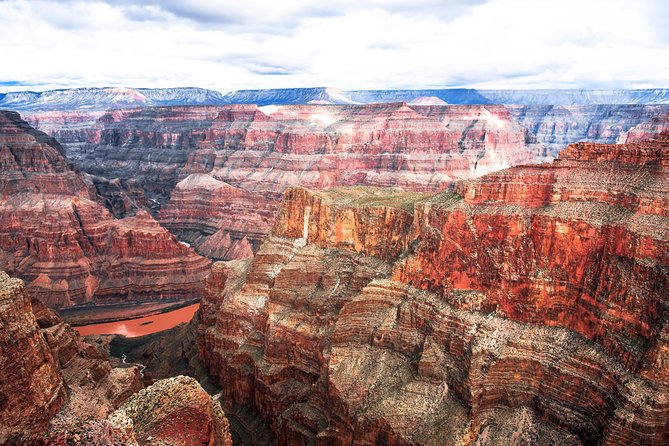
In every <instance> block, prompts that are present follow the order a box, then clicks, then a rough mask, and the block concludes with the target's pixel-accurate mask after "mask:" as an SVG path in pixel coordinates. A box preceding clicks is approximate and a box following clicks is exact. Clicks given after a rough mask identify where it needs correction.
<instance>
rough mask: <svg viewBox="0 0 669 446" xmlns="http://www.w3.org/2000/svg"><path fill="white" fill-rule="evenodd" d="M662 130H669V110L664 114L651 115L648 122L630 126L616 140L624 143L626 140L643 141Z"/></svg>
mask: <svg viewBox="0 0 669 446" xmlns="http://www.w3.org/2000/svg"><path fill="white" fill-rule="evenodd" d="M663 132H669V110H667V113H665V114H661V115H658V116H653V118H652V119H651V120H650V121H648V122H644V123H641V124H639V125H637V126H634V127H632V128H631V129H629V130H628V131H627V132H625V133H623V134H621V135H620V136H619V137H618V141H617V142H618V143H620V144H624V143H627V142H639V141H644V140H646V139H653V138H656V137H657V136H658V135H660V134H661V133H663Z"/></svg>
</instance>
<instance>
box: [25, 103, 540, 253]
mask: <svg viewBox="0 0 669 446" xmlns="http://www.w3.org/2000/svg"><path fill="white" fill-rule="evenodd" d="M66 118H67V119H69V121H68V123H65V124H59V122H64V121H65V119H66ZM28 119H29V120H30V121H31V122H34V123H36V124H38V125H40V126H41V127H42V128H44V129H45V130H48V131H49V132H50V134H52V135H54V136H57V137H58V138H60V139H61V140H62V141H68V142H67V143H66V144H65V147H66V148H67V155H68V159H70V160H71V161H72V162H73V163H74V165H75V166H76V167H77V168H78V169H80V170H83V171H85V172H88V173H90V174H92V175H94V176H96V177H99V178H100V177H105V178H107V179H108V180H112V179H118V182H119V184H120V185H121V186H122V187H131V188H132V191H129V192H128V193H127V195H128V196H129V197H130V198H131V200H130V201H131V202H137V203H140V204H141V203H144V204H146V203H149V207H151V208H153V209H154V210H155V211H157V210H158V209H160V211H159V212H157V218H158V221H159V222H160V223H161V224H162V225H164V226H165V227H167V228H168V229H170V230H171V231H172V232H173V233H175V234H177V236H178V237H179V238H180V239H181V240H183V241H185V242H188V243H189V244H191V245H193V246H194V247H195V248H196V249H197V250H198V252H200V253H201V254H203V255H206V256H209V257H211V258H214V259H229V258H242V257H247V256H249V255H250V254H251V253H252V252H253V251H254V250H256V249H257V248H258V246H259V244H260V241H261V240H262V238H263V237H264V236H265V235H266V234H267V232H268V230H269V228H270V227H271V224H272V221H273V218H274V214H275V213H276V210H277V207H278V204H279V202H280V197H281V194H282V193H283V191H284V190H285V189H286V188H287V187H289V186H291V185H296V184H299V185H304V186H306V187H310V188H316V189H320V188H324V187H333V186H343V185H372V186H397V187H402V188H405V189H407V190H416V191H418V190H421V191H437V190H441V189H443V188H444V187H446V186H447V185H448V184H449V183H450V182H452V181H453V180H454V179H456V178H463V177H464V178H469V177H473V176H478V175H481V174H483V173H486V172H489V171H493V170H498V169H500V168H504V167H508V166H512V165H516V164H520V163H529V162H535V161H537V160H540V159H543V156H544V149H543V147H542V146H541V145H540V144H537V143H536V141H535V139H534V137H533V135H531V134H530V133H529V132H528V131H527V130H526V129H525V128H523V127H522V126H520V125H519V124H518V123H517V122H515V121H514V120H513V118H512V117H511V116H510V114H509V113H508V111H507V110H506V109H505V108H504V107H501V106H459V107H444V106H441V107H439V106H411V107H410V106H408V105H406V104H405V103H391V104H374V105H365V106H354V105H351V106H323V105H308V106H306V105H305V106H282V107H267V108H258V107H256V106H254V105H231V106H225V107H160V108H144V109H132V110H115V111H110V112H109V113H107V114H105V115H103V116H101V117H100V118H99V119H98V120H97V121H96V122H95V124H93V125H91V126H90V127H89V129H88V130H87V132H82V129H81V126H80V123H79V122H77V120H78V119H80V113H79V114H76V115H75V116H69V118H68V117H62V118H58V117H57V116H56V115H54V114H53V113H42V114H33V115H30V116H29V118H28ZM81 119H83V118H81ZM138 184H139V185H140V186H141V189H142V191H141V193H137V187H136V186H137V185H138ZM98 189H102V188H98ZM115 202H122V200H119V199H116V200H115ZM119 207H120V208H121V209H123V208H124V205H119ZM126 207H127V206H126Z"/></svg>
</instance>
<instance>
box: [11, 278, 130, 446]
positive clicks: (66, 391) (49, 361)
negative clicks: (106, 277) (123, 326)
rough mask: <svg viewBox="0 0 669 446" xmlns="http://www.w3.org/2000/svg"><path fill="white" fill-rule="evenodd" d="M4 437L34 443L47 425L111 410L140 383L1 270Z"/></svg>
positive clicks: (62, 425) (58, 426)
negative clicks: (115, 365) (114, 366)
mask: <svg viewBox="0 0 669 446" xmlns="http://www.w3.org/2000/svg"><path fill="white" fill-rule="evenodd" d="M0 299H2V303H1V304H0V365H2V369H3V373H2V377H0V396H1V398H0V444H9V445H13V444H32V441H36V440H37V439H38V438H41V437H42V435H43V434H44V433H45V432H46V431H47V430H48V431H50V432H52V433H53V435H56V436H58V435H60V433H61V432H63V431H64V430H71V429H72V428H73V427H74V425H75V424H76V423H81V422H86V421H89V420H94V419H97V418H100V417H106V416H107V415H108V414H109V413H110V412H111V411H112V410H113V409H115V408H116V407H118V405H120V404H121V402H123V400H125V399H126V398H128V396H130V395H131V394H132V393H133V392H136V391H137V390H139V389H140V388H141V387H142V383H141V379H140V376H139V372H138V370H137V369H136V368H134V367H133V368H126V369H113V368H112V367H111V365H110V363H109V361H108V360H107V359H106V358H105V357H104V356H103V355H101V354H100V353H99V352H98V351H97V350H96V349H95V348H94V347H93V346H92V345H89V344H86V343H85V342H83V340H82V339H81V338H80V337H79V336H78V335H77V334H76V332H75V331H74V330H72V328H70V326H69V325H67V324H65V323H64V322H62V321H61V320H60V318H59V317H58V316H57V315H56V314H55V313H54V312H52V311H51V310H49V309H47V308H46V307H44V305H42V304H41V302H39V301H38V300H35V299H33V298H31V297H30V296H29V295H28V294H27V292H26V290H25V287H24V284H23V281H21V280H20V279H16V278H10V277H9V276H8V275H7V274H6V273H5V272H4V271H0Z"/></svg>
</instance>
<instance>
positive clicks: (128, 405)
mask: <svg viewBox="0 0 669 446" xmlns="http://www.w3.org/2000/svg"><path fill="white" fill-rule="evenodd" d="M109 420H110V422H111V424H112V425H113V427H115V428H116V430H120V429H118V427H119V426H125V432H124V434H125V437H126V439H128V440H130V441H129V442H128V443H125V444H131V443H133V441H134V444H139V445H142V446H151V445H156V446H162V445H169V446H200V445H209V446H231V445H232V439H231V437H230V428H229V424H228V420H227V418H225V414H224V413H223V411H222V410H221V406H220V404H219V403H218V402H217V401H214V400H213V399H212V398H211V397H210V396H209V395H208V394H207V393H206V392H205V391H204V390H202V387H200V385H199V384H198V382H197V381H195V380H194V379H193V378H188V377H185V376H177V377H174V378H168V379H164V380H160V381H157V382H156V383H155V384H153V385H151V386H150V387H147V388H146V389H142V390H140V391H139V392H138V393H137V394H135V395H133V396H132V397H131V398H130V399H128V401H126V402H125V403H124V404H123V405H122V406H121V407H120V408H119V409H118V410H117V411H116V412H114V413H113V414H112V415H110V417H109ZM117 435H118V434H117Z"/></svg>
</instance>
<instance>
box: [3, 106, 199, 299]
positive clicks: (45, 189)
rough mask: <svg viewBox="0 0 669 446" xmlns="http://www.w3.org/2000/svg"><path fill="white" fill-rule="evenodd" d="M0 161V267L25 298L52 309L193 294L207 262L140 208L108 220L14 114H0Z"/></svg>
mask: <svg viewBox="0 0 669 446" xmlns="http://www.w3.org/2000/svg"><path fill="white" fill-rule="evenodd" d="M0 164H1V165H2V166H3V168H2V171H1V172H0V198H2V200H1V201H0V267H1V268H3V269H5V270H7V271H8V272H10V273H11V274H13V275H17V276H19V277H21V278H23V279H25V280H26V281H27V282H28V289H29V291H30V293H31V295H33V297H36V298H38V299H40V300H42V301H43V302H44V303H46V304H47V305H49V306H51V307H58V308H60V307H67V306H72V305H79V304H84V303H88V302H95V303H105V302H112V301H124V300H125V301H136V300H146V299H162V298H192V297H198V296H199V293H200V291H201V280H202V278H203V277H204V276H205V275H206V274H207V272H208V268H209V261H208V260H207V259H205V258H202V257H200V256H199V255H197V254H196V253H195V252H194V251H193V250H192V249H191V248H188V247H187V246H184V245H182V244H180V243H178V242H177V240H176V239H175V238H174V236H172V235H171V234H170V233H169V232H168V231H166V230H165V229H163V228H162V227H160V226H159V224H158V223H157V222H156V221H155V220H154V219H153V218H152V217H151V216H150V215H149V214H148V213H147V212H146V211H139V212H137V213H136V215H134V216H129V217H126V218H123V219H116V218H114V217H113V215H112V214H111V213H110V212H109V211H108V210H107V208H105V207H104V206H103V205H102V203H104V202H105V199H104V198H103V197H101V196H100V195H98V194H97V190H96V186H95V183H94V182H93V181H91V179H90V178H89V177H87V176H84V175H80V174H78V173H76V172H74V171H73V170H71V169H70V168H69V166H68V164H67V161H66V160H65V158H64V157H63V150H62V147H61V146H60V145H59V144H58V143H57V142H56V141H55V140H54V139H52V138H49V137H48V136H47V135H45V134H44V133H42V132H38V131H36V130H34V129H32V128H31V127H30V126H28V125H27V124H26V123H25V122H24V121H22V120H21V119H20V118H19V116H18V115H17V114H15V113H11V112H0ZM119 206H122V205H120V204H119Z"/></svg>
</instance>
